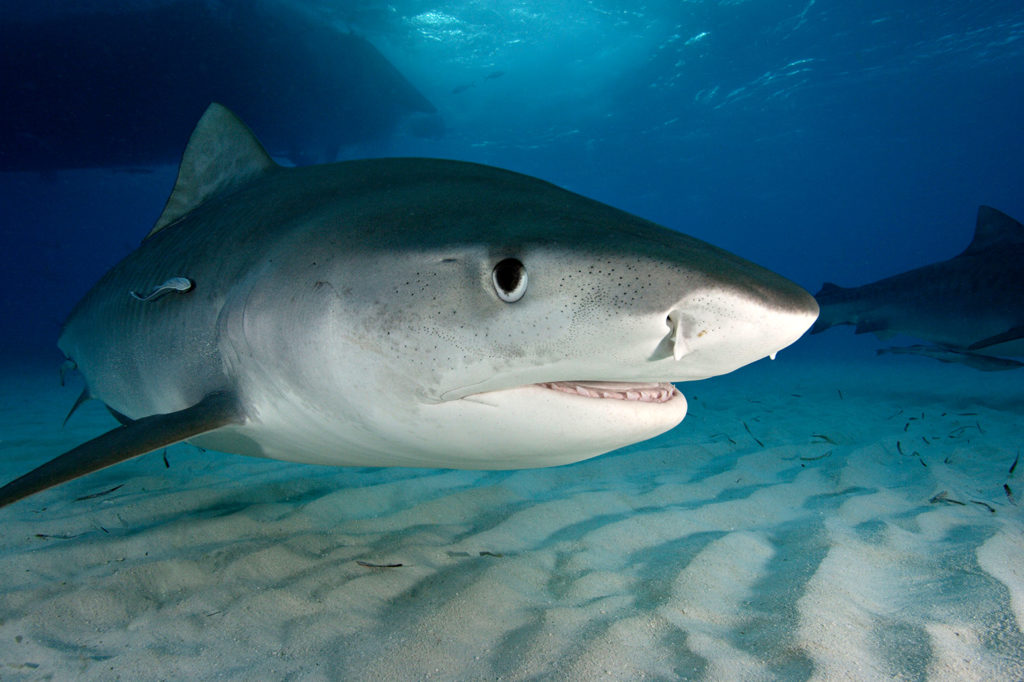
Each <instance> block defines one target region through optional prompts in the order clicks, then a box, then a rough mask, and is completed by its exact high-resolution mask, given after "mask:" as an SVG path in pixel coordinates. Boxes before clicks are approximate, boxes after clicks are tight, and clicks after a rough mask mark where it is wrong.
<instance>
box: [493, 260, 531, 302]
mask: <svg viewBox="0 0 1024 682" xmlns="http://www.w3.org/2000/svg"><path fill="white" fill-rule="evenodd" d="M491 281H492V282H494V291H495V292H497V294H498V298H500V299H501V300H503V301H505V303H515V302H516V301H518V300H519V299H521V298H522V297H523V294H525V293H526V283H527V277H526V268H525V267H524V266H523V264H522V263H521V262H519V261H518V260H517V259H515V258H506V259H505V260H503V261H501V262H500V263H498V264H497V265H495V266H494V270H493V271H492V272H491Z"/></svg>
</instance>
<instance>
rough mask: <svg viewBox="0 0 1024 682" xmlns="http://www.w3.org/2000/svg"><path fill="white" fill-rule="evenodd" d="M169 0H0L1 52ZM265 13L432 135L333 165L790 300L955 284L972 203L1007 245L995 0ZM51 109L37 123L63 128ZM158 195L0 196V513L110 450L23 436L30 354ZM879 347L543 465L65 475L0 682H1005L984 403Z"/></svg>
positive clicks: (354, 152)
mask: <svg viewBox="0 0 1024 682" xmlns="http://www.w3.org/2000/svg"><path fill="white" fill-rule="evenodd" d="M198 1H199V0H197V2H198ZM239 1H241V0H239ZM166 4H167V2H166V1H165V0H120V1H115V0H78V1H77V2H75V3H67V2H66V1H65V0H37V2H34V3H31V4H29V3H22V2H16V1H15V0H0V37H2V30H3V28H4V26H3V22H5V21H19V22H30V21H35V22H41V21H51V22H52V21H55V20H59V19H60V18H62V17H67V16H69V13H70V12H77V13H80V14H81V15H85V14H88V13H90V12H95V11H97V10H107V11H111V12H114V13H115V15H116V14H117V13H118V12H122V11H124V9H125V8H133V9H136V10H137V9H139V8H153V7H159V6H163V5H166ZM229 4H230V1H229V0H222V2H215V1H214V0H210V5H211V6H221V5H229ZM291 4H292V5H295V6H296V7H299V8H301V9H303V11H306V12H308V13H309V14H310V15H311V16H313V17H316V20H317V21H318V22H322V23H325V24H330V25H332V26H336V27H337V28H339V29H341V30H345V31H347V30H352V31H354V32H355V33H356V34H358V35H359V36H363V37H365V38H366V39H367V40H369V41H370V42H371V43H372V44H373V46H375V48H376V49H377V50H379V51H380V52H381V53H382V54H383V55H384V56H386V57H387V59H388V60H390V62H391V63H392V64H393V65H394V66H395V68H396V69H397V70H398V71H399V72H400V73H401V74H404V76H405V77H406V78H407V79H408V81H409V82H410V83H411V84H412V86H413V87H415V88H416V89H417V90H418V91H419V92H420V93H422V95H423V96H425V97H426V98H427V100H429V101H430V102H431V103H432V104H433V106H434V107H436V109H437V116H438V119H439V120H442V121H443V122H444V134H443V135H437V134H436V132H437V130H436V128H435V129H433V130H432V131H428V132H432V133H435V134H430V135H428V136H426V137H423V136H417V135H416V134H414V133H415V132H416V131H415V130H414V128H413V127H412V126H406V125H399V126H397V128H396V129H395V130H394V131H391V132H389V133H388V134H385V135H379V136H377V137H374V138H373V139H367V140H363V141H360V142H359V143H358V144H354V145H350V146H346V147H343V148H341V149H340V150H338V158H339V159H346V158H356V157H364V156H437V157H448V158H455V159H463V160H470V161H477V162H483V163H488V164H493V165H497V166H503V167H506V168H511V169H513V170H517V171H520V172H525V173H529V174H531V175H535V176H539V177H541V178H544V179H546V180H550V181H552V182H554V183H556V184H559V185H562V186H564V187H566V188H568V189H571V190H573V191H576V192H579V193H581V194H584V195H587V196H590V197H592V198H594V199H597V200H600V201H603V202H606V203H609V204H612V205H615V206H618V207H620V208H623V209H625V210H628V211H631V212H633V213H636V214H638V215H641V216H643V217H646V218H649V219H652V220H654V221H657V222H660V223H662V224H664V225H667V226H669V227H671V228H673V229H677V230H681V231H684V232H687V233H689V234H692V235H694V236H697V237H700V238H702V239H705V240H707V241H709V242H712V243H714V244H716V245H719V246H721V247H724V248H726V249H729V250H731V251H734V252H736V253H738V254H740V255H742V256H744V257H746V258H749V259H751V260H753V261H755V262H757V263H760V264H762V265H764V266H767V267H769V268H771V269H773V270H775V271H777V272H779V273H781V274H783V275H786V276H788V277H790V278H791V279H793V280H795V281H797V282H798V283H800V284H801V285H803V286H804V287H806V288H807V289H809V290H810V291H812V292H815V291H817V289H818V287H819V286H820V285H821V283H822V282H824V281H833V282H836V283H838V284H841V285H858V284H862V283H866V282H869V281H873V280H876V279H878V278H880V277H884V276H887V275H890V274H894V273H897V272H901V271H905V270H907V269H910V268H913V267H916V266H919V265H923V264H925V263H929V262H934V261H938V260H944V259H946V258H949V257H951V256H953V255H954V254H956V253H959V252H960V251H961V250H962V249H963V248H964V247H965V246H966V244H967V243H968V241H969V240H970V238H971V234H972V231H973V228H974V218H975V214H976V211H977V208H978V205H979V204H988V205H991V206H994V207H996V208H998V209H1000V210H1002V211H1004V212H1005V213H1007V214H1009V215H1011V216H1013V217H1015V218H1017V219H1018V220H1024V191H1022V189H1024V163H1022V162H1021V160H1022V158H1024V3H1021V2H1020V0H1012V1H1011V0H1000V1H994V2H985V1H977V0H976V1H970V2H968V1H964V0H961V1H960V2H954V1H952V0H929V1H927V2H925V1H922V0H915V1H905V2H899V3H890V2H878V1H876V0H866V1H858V2H851V1H849V0H846V1H843V0H799V1H796V2H789V1H778V0H746V1H744V0H690V1H681V0H661V1H657V2H642V1H637V0H590V1H584V0H560V1H558V2H552V1H549V0H460V1H458V2H442V1H440V0H438V1H436V2H430V1H428V0H392V1H391V2H388V3H383V2H381V3H376V2H367V1H366V0H346V1H342V0H306V1H305V2H299V1H297V0H293V2H292V3H291ZM40 25H41V24H40ZM29 35H30V42H31V31H30V30H29ZM54 49H60V47H59V46H54ZM3 50H4V45H3V44H2V40H0V54H3ZM175 66H176V64H175V63H173V62H172V61H168V63H167V68H168V70H169V73H170V72H173V69H174V68H175ZM3 75H4V74H0V76H3ZM8 75H9V74H8ZM160 75H161V74H153V75H152V77H153V78H154V79H157V78H158V77H159V76H160ZM250 76H251V74H245V75H244V77H245V78H248V77H250ZM37 77H38V74H24V81H23V82H22V83H21V84H22V85H25V86H26V88H27V89H29V90H31V89H32V87H35V86H37V85H38V87H39V91H40V92H42V91H45V90H46V88H45V87H44V86H45V83H44V82H41V81H40V82H38V83H35V82H33V79H34V78H37ZM110 77H116V76H110ZM239 77H240V78H241V77H243V75H242V74H239ZM297 77H298V74H297ZM0 82H2V78H0ZM49 92H51V93H53V96H52V98H51V99H47V100H43V101H39V102H34V103H33V104H35V105H36V106H37V107H38V108H39V110H41V111H44V110H47V109H50V110H54V111H58V110H61V109H62V108H63V107H65V106H66V100H65V98H63V97H61V96H59V93H54V91H53V90H52V89H51V90H50V91H49ZM2 97H5V93H4V92H3V91H2V88H0V98H2ZM267 97H268V99H267V111H271V110H277V109H280V108H281V107H283V106H285V105H287V104H288V103H287V102H282V101H281V98H280V97H275V91H274V90H273V89H272V88H271V89H270V90H269V91H268V93H267ZM130 104H131V103H129V102H125V101H122V100H104V99H102V98H99V99H93V100H91V101H90V106H93V107H94V110H95V111H105V110H109V111H110V112H111V115H112V116H121V115H126V116H125V117H126V118H127V119H130V117H131V114H132V113H133V112H132V111H130V110H129V111H126V107H127V108H128V109H131V106H130ZM0 111H3V109H2V107H0ZM332 113H333V112H328V111H325V112H324V116H325V117H326V116H329V115H331V114H332ZM313 123H315V122H313V121H298V122H297V123H296V125H298V126H301V127H306V128H315V127H317V126H314V125H312V124H313ZM77 132H78V133H79V134H81V135H82V136H84V138H83V139H85V140H87V141H90V142H95V141H96V140H98V139H102V138H101V136H100V135H99V129H98V128H97V129H92V130H90V129H89V128H88V127H84V128H82V129H81V130H79V131H77ZM421 132H422V131H421ZM26 134H27V133H25V132H24V131H19V130H14V129H13V127H12V126H10V125H7V122H6V121H3V120H0V141H4V140H3V138H2V136H8V138H7V141H9V140H10V139H12V138H13V137H16V136H19V135H22V136H24V135H26ZM175 134H177V133H175ZM257 134H259V131H257ZM186 138H187V131H185V132H183V133H181V147H182V148H183V147H184V144H185V141H186ZM2 148H3V146H2V145H0V149H2ZM41 148H43V149H45V145H43V146H42V147H41ZM282 160H283V161H287V159H282ZM2 161H3V159H0V162H2ZM2 165H3V163H0V166H2ZM175 173H176V168H175V166H174V165H171V164H169V163H168V164H154V165H145V166H142V167H138V166H133V167H131V168H109V167H106V166H104V164H99V167H94V168H78V169H73V170H72V169H56V168H55V169H52V170H46V171H43V172H40V171H38V170H32V171H20V172H0V235H2V236H0V247H2V248H0V330H2V332H3V333H0V387H3V389H4V390H3V391H0V451H2V452H0V464H3V467H4V468H5V473H4V479H3V480H7V479H8V478H10V477H12V476H13V475H14V473H15V472H23V471H26V470H28V469H29V468H30V467H31V466H36V465H38V464H41V463H42V462H43V461H45V460H46V459H48V458H49V457H52V456H53V455H56V454H57V453H60V452H63V451H66V450H68V449H70V448H72V447H73V446H75V445H76V444H79V443H82V442H84V441H85V440H87V439H89V438H91V437H93V436H95V435H96V434H98V433H102V432H103V431H104V430H106V429H109V428H113V426H114V422H113V420H112V419H111V418H110V416H109V415H107V414H106V413H105V411H104V410H103V409H102V407H101V405H99V404H98V403H96V402H92V403H89V404H87V405H85V406H83V408H82V409H81V410H80V411H79V412H78V413H77V414H76V415H75V419H73V420H71V421H70V422H69V423H68V424H67V426H66V427H65V428H64V429H58V428H56V427H57V424H59V422H60V419H61V417H63V415H64V414H65V413H66V410H67V408H68V407H70V405H71V404H72V402H73V400H74V396H75V395H76V394H77V391H78V390H79V389H78V387H79V386H80V384H75V383H73V382H72V384H71V385H69V386H67V387H64V388H59V387H57V386H56V368H57V366H58V364H59V362H60V359H61V358H60V354H59V352H58V351H57V349H56V345H55V344H56V339H57V336H58V334H59V331H60V326H61V324H62V322H63V320H64V319H65V317H66V316H67V314H68V313H69V312H70V310H71V308H72V306H74V304H75V303H76V302H77V301H78V300H79V299H80V298H81V296H82V295H83V294H84V293H85V292H86V291H87V290H88V289H89V287H90V286H92V285H93V283H94V282H95V281H96V280H97V279H98V278H99V277H100V276H101V275H102V273H103V272H104V271H105V270H106V269H107V268H109V267H110V266H112V265H113V264H114V263H116V262H117V261H119V260H120V259H121V258H123V257H124V256H125V255H126V254H128V253H129V252H130V251H131V250H133V249H134V248H135V247H136V246H137V245H138V243H139V242H140V241H141V239H142V238H143V237H144V236H145V235H146V234H147V232H148V231H149V230H150V228H151V226H152V224H153V222H154V221H155V220H156V218H157V216H158V215H159V214H160V212H161V210H162V208H163V205H164V202H165V200H166V198H167V195H168V193H169V192H170V189H171V187H172V185H173V183H174V179H175ZM878 345H879V342H878V341H877V340H876V339H875V338H874V337H873V336H870V335H860V336H854V335H853V334H852V333H850V332H849V330H848V329H846V328H842V329H836V330H832V331H830V332H828V333H825V334H821V335H816V336H814V337H810V338H805V339H803V340H801V341H799V342H798V343H796V344H795V345H794V346H793V347H792V348H791V349H787V350H786V351H784V353H783V354H782V355H781V356H780V359H779V360H778V361H776V362H775V363H767V362H761V363H759V364H757V365H756V366H753V367H749V368H744V369H741V370H740V371H738V372H736V373H733V374H730V375H729V376H726V377H722V378H720V379H715V380H710V381H708V382H705V383H701V384H696V385H691V386H688V387H686V388H687V390H686V394H687V397H688V400H689V404H690V413H689V415H688V416H687V418H686V420H685V421H684V422H683V424H682V425H681V426H680V427H679V428H677V429H675V430H673V431H671V432H669V433H668V434H665V435H664V436H662V437H660V438H659V439H657V440H654V441H650V442H648V443H643V444H639V445H636V446H631V447H630V448H626V449H623V450H620V451H618V452H617V453H613V454H610V455H606V456H604V457H602V458H597V459H593V460H588V461H585V462H580V463H578V464H575V465H572V466H568V467H558V468H552V469H537V470H526V471H514V472H448V471H438V470H403V469H380V470H371V469H353V468H330V469H327V468H323V467H314V466H307V465H298V464H287V463H281V462H271V461H267V460H260V459H255V458H245V457H239V456H232V455H226V454H219V453H213V452H206V451H199V450H198V449H196V448H193V447H191V446H188V445H184V444H179V445H177V446H174V447H172V448H170V449H169V450H168V451H166V452H153V453H149V454H147V455H144V456H142V457H139V458H136V459H134V460H132V461H130V462H126V463H123V464H121V465H119V466H117V467H112V468H109V469H106V470H104V471H102V472H98V473H96V474H93V475H92V476H89V477H84V478H82V479H78V480H77V481H74V482H71V483H68V484H66V485H65V486H64V487H62V488H56V489H54V490H52V491H48V492H46V493H42V494H40V495H39V496H37V497H35V498H34V499H33V500H32V501H31V502H22V503H19V505H20V506H11V507H10V508H8V509H5V510H4V513H5V517H4V523H3V524H2V526H0V574H2V575H4V576H6V577H5V578H4V579H3V581H0V670H3V671H6V672H5V673H0V677H4V679H6V677H5V675H6V676H10V677H11V679H41V678H44V677H47V676H51V677H55V678H57V679H65V678H73V677H80V678H87V679H108V678H110V677H111V676H117V675H120V676H122V677H126V678H132V679H166V678H182V679H190V678H205V677H213V676H220V677H225V676H226V677H229V678H231V677H235V678H239V679H243V678H245V679H253V678H267V679H284V678H287V677H289V676H291V677H300V678H303V679H316V677H315V676H316V675H318V674H319V675H322V676H323V677H324V678H328V679H408V678H413V679H427V678H441V679H497V678H502V679H594V678H595V677H596V676H598V675H603V676H611V677H612V678H614V679H640V678H642V677H644V678H654V679H692V678H698V677H706V678H709V679H739V678H741V677H743V676H744V675H746V677H747V678H750V679H832V678H836V679H838V678H846V677H849V678H853V679H889V678H892V679H895V678H899V679H926V678H927V679H1006V680H1011V679H1021V678H1022V674H1024V673H1022V671H1024V654H1022V652H1024V644H1022V643H1024V634H1022V633H1024V629H1022V623H1024V615H1022V610H1021V604H1024V596H1022V595H1024V581H1022V580H1021V578H1020V572H1019V567H1020V566H1021V565H1024V559H1022V557H1024V544H1022V543H1021V541H1020V538H1022V537H1024V534H1022V528H1024V517H1022V508H1021V507H1020V506H1018V505H1019V504H1020V502H1019V500H1020V499H1021V498H1022V497H1024V492H1022V491H1024V484H1022V483H1020V482H1019V478H1016V477H1015V476H1017V477H1019V475H1020V471H1017V472H1016V474H1014V470H1015V469H1020V467H1018V466H1017V462H1018V459H1019V455H1020V453H1019V445H1020V438H1019V424H1020V415H1021V413H1022V411H1024V403H1022V398H1021V392H1020V388H1019V381H1020V379H1019V376H1018V375H1019V372H1004V373H996V374H992V375H989V374H982V373H980V372H975V371H974V370H971V369H970V368H967V367H964V366H962V365H945V364H940V363H938V362H934V361H931V360H927V359H924V358H907V357H905V356H884V357H881V358H876V357H875V355H874V349H875V348H876V347H878ZM847 363H848V364H847ZM165 456H166V457H165ZM1022 466H1024V465H1022ZM97 493H98V494H99V496H97ZM1014 495H1016V497H1014ZM361 561H362V562H365V561H369V562H373V563H371V564H369V565H368V564H366V563H362V564H361V563H360V562H361ZM392 562H394V563H395V564H402V567H401V568H398V569H396V570H391V569H378V568H373V567H372V566H373V565H374V564H378V563H380V564H391V563H392ZM147 675H150V676H151V677H147Z"/></svg>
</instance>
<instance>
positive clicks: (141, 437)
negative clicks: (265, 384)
mask: <svg viewBox="0 0 1024 682" xmlns="http://www.w3.org/2000/svg"><path fill="white" fill-rule="evenodd" d="M240 421H241V414H240V411H239V409H238V402H237V400H236V399H235V396H234V395H233V394H231V393H223V392H220V393H211V394H209V395H207V396H206V397H205V398H203V399H202V400H201V401H199V402H198V403H196V404H195V405H193V406H192V407H189V408H186V409H184V410H180V411H178V412H172V413H170V414H155V415H152V416H150V417H143V418H142V419H139V420H138V421H135V422H132V423H131V424H129V425H127V426H121V427H119V428H116V429H114V430H113V431H108V432H107V433H105V434H103V435H102V436H99V437H98V438H93V439H92V440H91V441H89V442H87V443H83V444H82V445H79V446H78V447H76V448H74V449H72V450H69V451H68V452H65V453H64V454H63V455H61V456H59V457H57V458H56V459H52V460H50V461H49V462H47V463H46V464H44V465H42V466H40V467H38V468H36V469H33V470H32V471H30V472H28V473H27V474H25V475H24V476H21V477H20V478H17V479H15V480H13V481H11V482H10V483H8V484H7V485H5V486H3V487H2V488H0V507H3V506H6V505H8V504H11V503H12V502H17V501H18V500H20V499H22V498H24V497H28V496H29V495H32V494H34V493H37V492H39V491H41V490H45V489H47V488H50V487H53V486H55V485H58V484H60V483H64V482H65V481H70V480H71V479H73V478H78V477H79V476H84V475H85V474H88V473H91V472H93V471H97V470H99V469H104V468H106V467H108V466H111V465H113V464H117V463H118V462H123V461H124V460H126V459H131V458H132V457H137V456H139V455H144V454H146V453H147V452H152V451H153V450H156V449H157V448H161V447H164V446H166V445H172V444H174V443H178V442H180V441H183V440H185V439H187V438H190V437H192V436H196V435H198V434H200V433H204V432H206V431H212V430H213V429H216V428H218V427H221V426H225V425H227V424H231V423H238V422H240Z"/></svg>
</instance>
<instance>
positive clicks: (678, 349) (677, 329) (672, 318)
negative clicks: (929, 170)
mask: <svg viewBox="0 0 1024 682" xmlns="http://www.w3.org/2000/svg"><path fill="white" fill-rule="evenodd" d="M665 324H667V325H668V328H669V333H668V338H669V342H670V344H671V346H672V357H673V358H675V359H676V361H677V362H678V361H679V360H682V359H683V356H684V355H686V354H687V353H689V352H690V347H689V346H688V345H687V343H686V338H687V337H688V336H689V335H690V334H689V333H688V330H690V329H692V327H693V325H694V320H693V318H691V317H690V316H689V315H686V314H685V313H682V312H680V311H678V310H673V311H672V312H670V313H669V314H668V317H666V318H665Z"/></svg>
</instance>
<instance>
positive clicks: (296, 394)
mask: <svg viewBox="0 0 1024 682" xmlns="http://www.w3.org/2000/svg"><path fill="white" fill-rule="evenodd" d="M817 311H818V306H817V304H816V303H815V301H814V299H813V298H812V297H811V296H810V295H809V294H808V293H807V292H805V291H804V290H803V289H801V288H799V287H798V286H796V285H795V284H793V283H792V282H790V281H788V280H786V279H784V278H782V277H780V276H779V275H776V274H774V273H772V272H770V271H768V270H766V269H764V268H761V267H759V266H757V265H754V264H753V263H750V262H748V261H746V260H744V259H742V258H739V257H738V256H735V255H733V254H730V253H728V252H726V251H723V250H721V249H718V248H716V247H714V246H711V245H710V244H707V243H705V242H702V241H700V240H698V239H695V238H692V237H689V236H687V235H684V234H681V233H679V232H675V231H672V230H669V229H667V228H663V227H660V226H658V225H655V224H653V223H650V222H648V221H646V220H643V219H641V218H638V217H635V216H632V215H630V214H627V213H624V212H622V211H619V210H617V209H614V208H612V207H610V206H606V205H604V204H601V203H598V202H596V201H592V200H590V199H586V198H584V197H581V196H579V195H576V194H573V193H571V192H568V191H565V190H562V189H559V188H557V187H555V186H554V185H551V184H548V183H546V182H543V181H541V180H538V179H535V178H532V177H528V176H525V175H520V174H517V173H513V172H510V171H505V170H500V169H497V168H493V167H489V166H482V165H477V164H472V163H463V162H456V161H444V160H437V159H371V160H363V161H350V162H343V163H335V164H330V165H320V166H308V167H298V168H285V167H281V166H278V165H277V164H276V163H274V162H273V161H272V160H271V159H270V157H269V156H268V155H267V153H266V152H265V151H264V149H263V148H262V147H261V146H260V144H259V142H257V140H256V138H255V137H254V136H253V135H252V133H251V132H250V131H249V130H248V129H247V128H246V127H245V126H244V125H243V124H242V123H241V121H240V120H239V119H237V118H236V117H235V116H234V114H232V113H231V112H230V111H228V110H227V109H226V108H224V107H222V106H220V105H217V104H213V105H211V106H210V107H209V109H208V110H207V111H206V113H205V114H204V115H203V117H202V119H201V120H200V121H199V124H198V125H197V127H196V128H195V131H194V132H193V134H192V137H191V139H190V141H189V143H188V146H187V148H186V150H185V153H184V157H183V159H182V163H181V167H180V170H179V173H178V179H177V182H176V184H175V186H174V189H173V191H172V193H171V196H170V198H169V199H168V201H167V204H166V206H165V208H164V211H163V214H162V215H161V216H160V218H159V219H158V220H157V223H156V225H155V227H154V228H153V230H152V231H151V232H150V233H149V235H148V236H147V237H146V238H145V240H144V241H143V242H142V244H141V245H140V246H139V248H138V249H137V250H136V251H134V252H133V253H131V254H130V255H128V256H127V257H126V258H125V259H124V260H123V261H121V262H120V263H119V264H117V265H116V266H114V267H113V268H112V269H111V270H110V271H109V272H108V273H107V274H106V275H104V276H103V278H102V279H101V280H100V281H99V282H98V283H97V284H96V285H95V287H94V288H93V289H92V290H91V291H89V292H88V293H87V294H86V296H85V297H84V298H83V299H82V300H81V301H80V302H79V303H78V305H77V306H76V307H75V308H74V310H73V311H72V313H71V315H70V317H69V318H68V320H67V322H66V324H65V326H64V328H63V331H62V333H61V336H60V339H59V342H58V345H59V346H60V348H61V350H62V351H63V352H64V354H65V355H66V356H67V358H68V361H69V362H70V363H73V365H74V367H75V368H77V370H78V371H79V372H80V373H81V374H82V375H83V377H84V379H85V384H86V387H87V388H86V390H87V394H88V396H89V397H91V398H94V399H97V400H100V401H102V402H103V403H105V404H106V405H107V407H108V408H109V409H110V411H111V412H112V413H113V414H114V416H115V417H116V418H117V419H118V420H119V421H120V422H121V423H122V425H121V426H120V427H118V428H115V429H114V430H112V431H110V432H108V433H106V434H103V435H101V436H99V437H97V438H95V439H94V440H91V441H89V442H87V443H85V444H83V445H80V446H79V447H77V448H74V449H73V450H71V451H69V452H67V453H65V454H63V455H61V456H59V457H57V458H56V459H54V460H52V461H50V462H49V463H47V464H44V465H42V466H41V467H39V468H37V469H35V470H34V471H32V472H30V473H28V474H26V475H24V476H22V477H21V478H18V479H16V480H14V481H12V482H11V483H8V484H7V485H6V486H4V487H3V488H0V505H5V504H9V503H11V502H13V501H15V500H18V499H20V498H22V497H25V496H27V495H30V494H32V493H34V492H37V491H39V490H43V489H45V488H48V487H50V486H53V485H56V484H57V483H60V482H62V481H66V480H69V479H71V478H75V477H77V476H81V475H83V474H85V473H88V472H90V471H94V470H96V469H99V468H102V467H106V466H109V465H112V464H114V463H116V462H119V461H122V460H125V459H128V458H131V457H134V456H137V455H141V454H144V453H147V452H150V451H153V450H155V449H157V448H160V447H163V446H166V445H169V444H171V443H176V442H179V441H188V442H190V443H193V444H195V445H197V446H200V447H203V448H209V449H214V450H221V451H225V452H234V453H241V454H246V455H255V456H261V457H272V458H278V459H284V460H293V461H299V462H312V463H319V464H336V465H359V466H416V467H447V468H467V469H507V468H523V467H540V466H551V465H557V464H564V463H568V462H573V461H577V460H580V459H585V458H588V457H593V456H595V455H598V454H601V453H603V452H607V451H609V450H613V449H615V448H618V447H621V446H623V445H627V444H630V443H634V442H637V441H640V440H643V439H646V438H650V437H652V436H655V435H657V434H659V433H662V432H664V431H666V430H668V429H670V428H672V427H673V426H675V425H676V424H678V423H679V422H680V420H682V418H683V416H684V415H685V414H686V400H685V398H684V397H683V395H682V394H681V393H680V392H679V390H678V389H676V388H675V387H674V386H673V385H672V383H670V382H672V381H686V380H691V379H701V378H705V377H710V376H713V375H717V374H722V373H725V372H730V371H732V370H734V369H736V368H738V367H740V366H742V365H745V364H747V363H750V362H753V361H755V360H758V359H760V358H763V357H765V356H774V355H775V353H776V352H777V351H778V350H779V349H781V348H784V347H786V346H788V345H789V344H791V343H793V342H794V341H795V340H796V339H797V338H799V337H800V336H801V334H803V332H804V331H805V330H806V329H807V328H808V327H809V326H810V325H811V323H812V322H813V321H814V318H815V316H816V315H817Z"/></svg>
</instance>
